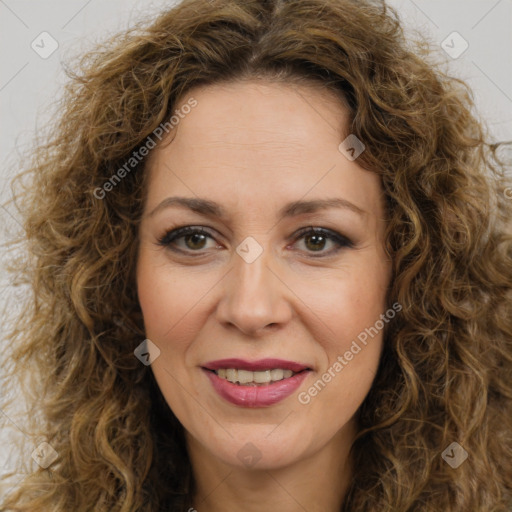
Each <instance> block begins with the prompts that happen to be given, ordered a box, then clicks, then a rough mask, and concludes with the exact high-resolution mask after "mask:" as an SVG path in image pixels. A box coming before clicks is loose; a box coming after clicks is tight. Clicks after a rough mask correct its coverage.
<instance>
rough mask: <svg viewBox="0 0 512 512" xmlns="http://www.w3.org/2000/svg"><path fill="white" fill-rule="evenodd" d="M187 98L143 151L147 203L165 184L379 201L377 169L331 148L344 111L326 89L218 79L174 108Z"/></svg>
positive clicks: (227, 194) (226, 192) (250, 196)
mask: <svg viewBox="0 0 512 512" xmlns="http://www.w3.org/2000/svg"><path fill="white" fill-rule="evenodd" d="M191 98H192V99H193V100H194V101H195V102H196V106H194V107H193V108H192V109H187V112H188V113H187V114H185V115H183V116H182V117H181V119H180V121H179V123H178V124H177V126H176V127H175V129H174V130H173V131H172V132H171V134H170V135H171V137H172V138H170V139H169V140H170V142H169V141H165V140H164V144H162V145H161V146H160V147H157V148H156V149H155V150H153V152H152V153H151V155H150V160H149V161H148V171H149V173H150V175H149V187H148V203H154V202H155V201H157V200H158V199H159V198H160V200H161V199H163V198H164V196H165V194H167V193H170V192H171V191H172V192H173V193H174V192H179V193H181V194H187V195H197V196H200V197H211V198H212V199H213V200H215V201H217V202H226V201H228V200H229V199H230V198H231V199H232V200H233V201H234V202H236V201H237V199H238V200H239V201H242V203H241V204H247V205H248V204H249V203H248V202H245V203H244V201H246V200H249V201H250V202H251V203H254V202H256V201H270V200H271V199H274V203H276V204H277V203H278V202H279V200H280V198H281V199H283V200H288V201H293V200H297V199H299V198H301V197H302V196H304V195H305V194H310V195H311V196H312V197H311V198H313V196H314V198H317V197H321V196H325V195H329V196H332V195H333V193H334V194H338V195H339V194H346V195H349V196H350V197H351V201H352V202H354V203H356V204H357V203H358V202H360V203H367V202H368V201H370V202H372V201H373V202H378V201H379V191H380V186H379V181H378V179H377V176H376V175H374V174H373V173H370V172H368V171H365V170H363V169H362V168H361V167H359V166H358V165H357V162H356V161H349V160H348V159H346V158H345V156H343V155H342V153H341V152H340V151H339V149H338V146H339V144H340V142H341V141H342V140H343V139H344V138H345V137H346V136H347V135H348V134H349V132H348V111H347V109H346V107H345V106H344V104H343V102H342V101H341V99H340V98H339V97H337V96H336V95H335V94H334V93H333V92H332V91H329V90H322V89H321V88H320V87H313V86H309V85H308V86H297V85H293V84H281V83H267V82H261V81H258V82H242V83H239V82H237V83H228V84H219V85H212V86H206V87H201V88H197V89H193V90H191V91H190V92H189V93H188V94H187V95H186V96H185V97H184V98H183V100H182V101H181V102H180V103H179V104H178V105H177V106H176V109H178V110H179V109H180V108H181V106H182V105H184V104H186V103H187V101H189V100H190V99H191ZM167 142H169V143H167ZM149 206H151V204H150V205H149Z"/></svg>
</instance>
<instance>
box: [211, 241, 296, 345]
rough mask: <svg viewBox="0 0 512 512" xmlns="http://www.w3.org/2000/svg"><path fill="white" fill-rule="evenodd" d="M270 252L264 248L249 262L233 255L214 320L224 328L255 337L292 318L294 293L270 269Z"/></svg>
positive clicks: (276, 327) (275, 272)
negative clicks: (237, 330) (232, 266)
mask: <svg viewBox="0 0 512 512" xmlns="http://www.w3.org/2000/svg"><path fill="white" fill-rule="evenodd" d="M269 252H270V251H269V250H268V249H265V250H264V251H263V253H262V254H261V255H260V256H259V257H258V258H257V259H256V260H255V261H253V262H251V263H248V262H246V261H244V259H243V258H241V257H239V256H238V254H235V255H234V263H233V264H234V268H232V270H231V272H228V274H227V275H226V277H225V279H223V281H222V283H223V285H222V286H223V287H222V297H221V299H220V301H219V303H218V306H217V310H216V317H217V320H218V321H219V322H220V323H221V324H222V325H223V326H225V327H227V328H233V327H235V328H237V329H239V330H240V331H241V332H243V333H244V334H246V335H248V336H251V337H255V336H256V337H258V336H262V335H264V334H265V333H268V332H269V331H270V330H275V329H278V328H279V327H282V326H283V325H285V324H286V323H287V322H289V320H290V319H291V318H292V316H293V308H292V303H291V297H292V296H293V293H292V292H291V290H290V288H289V287H288V286H287V284H286V283H285V282H284V281H283V280H282V279H281V278H280V276H279V275H278V272H277V271H276V270H274V269H273V268H271V266H270V265H271V263H272V262H271V261H270V260H271V258H270V256H269ZM272 266H273V267H274V268H275V267H276V266H275V265H272Z"/></svg>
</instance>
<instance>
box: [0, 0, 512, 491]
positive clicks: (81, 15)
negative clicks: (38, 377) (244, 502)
mask: <svg viewBox="0 0 512 512" xmlns="http://www.w3.org/2000/svg"><path fill="white" fill-rule="evenodd" d="M206 1H207V0H205V2H206ZM290 1H293V0H290ZM174 3H175V2H174V1H172V0H159V1H157V0H153V1H143V0H101V1H100V0H59V1H57V0H45V1H44V2H42V1H37V0H31V1H27V0H0V48H1V55H0V126H1V130H2V131H1V136H0V161H1V162H2V167H1V171H0V172H1V174H0V204H2V206H1V207H0V226H1V227H2V228H4V229H3V231H2V236H3V238H4V239H5V238H6V237H9V236H11V235H10V233H12V232H13V231H15V230H16V229H17V228H18V227H19V219H18V218H17V214H16V211H15V209H14V208H13V207H12V205H8V204H7V205H6V204H5V203H6V201H8V199H9V198H10V187H9V181H10V179H11V177H12V176H13V175H14V174H16V173H17V172H18V169H19V164H18V155H19V154H20V153H23V152H24V151H25V150H26V148H27V147H28V144H30V143H31V141H32V139H33V137H34V135H35V134H37V133H40V131H41V130H44V128H45V125H46V124H47V123H48V121H49V120H51V119H52V116H53V115H55V114H56V113H57V114H58V112H56V111H55V107H54V106H53V105H52V102H54V101H55V100H56V99H57V98H58V97H59V94H60V91H61V89H62V86H63V84H64V83H65V80H66V77H65V75H64V73H63V71H62V63H63V62H66V61H67V60H68V59H69V58H70V57H74V56H76V55H77V54H80V53H83V52H85V51H87V49H89V48H91V47H92V46H93V45H94V43H95V42H99V41H101V40H102V39H103V38H105V37H106V36H108V35H111V34H114V33H116V32H118V31H119V30H122V29H125V28H127V27H129V26H130V25H131V24H132V23H133V22H134V21H135V20H138V19H140V18H141V17H144V18H147V17H151V16H153V15H155V14H156V13H158V12H159V11H160V10H161V9H162V8H164V7H169V6H171V5H173V4H174ZM388 3H389V4H390V5H392V6H394V7H396V8H397V9H398V12H399V13H400V16H401V18H402V19H403V20H404V22H405V25H406V27H407V28H408V30H411V31H415V30H419V31H420V32H421V33H423V34H424V35H426V36H428V37H429V39H430V40H431V41H432V42H433V43H434V44H435V45H436V46H437V47H438V48H439V50H440V54H441V55H443V56H444V57H445V58H446V61H447V62H449V65H450V69H451V73H452V74H453V75H455V76H458V77H460V78H463V79H464V80H466V81H467V82H468V84H469V85H470V86H471V87H472V89H473V92H474V96H475V101H476V104H477V108H478V111H479V113H480V114H481V116H482V117H483V118H484V119H486V120H487V121H488V124H489V126H490V128H491V133H492V136H493V137H494V138H495V139H496V140H512V0H392V1H389V2H388ZM2 241H3V240H2ZM0 256H2V262H3V261H4V259H5V258H4V256H5V255H3V254H0ZM0 265H1V264H0ZM17 293H18V292H16V291H15V290H14V289H13V287H12V286H10V282H9V277H8V276H7V275H6V273H5V271H4V269H3V268H2V270H1V274H0V306H1V307H2V310H3V308H4V307H5V306H7V308H8V311H10V312H15V311H16V302H17ZM3 324H4V322H3V319H2V321H1V322H0V325H3ZM1 333H2V331H1V329H0V350H1V349H2V348H3V346H5V345H2V344H1V339H2V334H1ZM0 413H2V411H0ZM8 446H9V443H7V442H6V441H2V435H1V434H0V472H2V469H3V468H4V469H8V467H9V466H11V462H10V460H11V459H9V450H8V449H7V448H8ZM1 494H2V489H1V488H0V496H1Z"/></svg>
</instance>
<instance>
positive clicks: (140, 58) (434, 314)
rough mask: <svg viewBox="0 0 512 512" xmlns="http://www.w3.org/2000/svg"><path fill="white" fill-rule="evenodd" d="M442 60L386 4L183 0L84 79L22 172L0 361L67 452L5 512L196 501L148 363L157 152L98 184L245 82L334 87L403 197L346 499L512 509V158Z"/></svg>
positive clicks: (377, 507)
mask: <svg viewBox="0 0 512 512" xmlns="http://www.w3.org/2000/svg"><path fill="white" fill-rule="evenodd" d="M441 67H442V66H441V65H440V64H439V63H435V62H434V54H433V53H432V50H431V48H429V46H428V44H426V43H421V42H418V43H417V44H416V45H415V46H411V44H410V43H409V42H407V40H406V38H405V37H404V34H403V31H402V28H401V25H400V22H399V19H398V16H397V14H396V12H395V11H393V10H392V9H390V8H389V7H387V6H386V5H385V4H383V3H379V2H371V1H366V2H361V1H351V0H295V1H285V0H210V1H203V0H185V1H184V2H182V3H180V4H179V5H177V6H175V7H173V8H172V9H170V10H168V11H166V12H163V13H162V14H161V15H160V16H159V17H158V18H157V19H154V20H151V21H150V22H141V23H139V24H138V25H136V26H135V27H134V28H132V29H130V30H128V31H126V32H124V33H123V34H121V35H118V36H116V37H115V38H112V39H111V40H109V41H108V42H106V43H104V44H103V45H102V46H100V47H98V48H97V49H96V50H95V51H92V52H90V53H88V54H87V55H86V56H85V57H83V59H81V60H80V62H79V63H78V64H77V67H76V69H78V71H71V70H68V75H69V77H70V81H69V83H68V84H67V86H66V92H65V95H64V98H63V100H62V115H61V116H60V118H59V119H58V120H57V121H55V122H54V124H53V126H52V127H51V128H52V129H51V131H50V132H49V134H48V137H47V139H46V140H45V142H44V144H39V145H38V146H37V149H36V150H35V151H34V152H33V156H32V157H31V160H30V165H29V166H27V168H26V170H25V172H24V173H22V174H21V175H20V177H19V179H18V181H17V182H16V184H17V186H18V187H19V189H18V190H17V192H16V195H15V197H16V204H17V206H18V207H19V210H20V212H21V214H22V215H23V216H24V234H23V237H22V238H21V239H20V240H17V241H16V242H15V243H14V245H13V247H15V248H17V250H18V251H19V249H20V248H21V249H22V251H23V253H22V254H24V255H27V256H26V257H22V258H21V260H19V261H14V260H13V268H14V270H15V271H16V272H17V276H18V281H19V282H20V283H26V284H27V285H28V286H29V288H30V289H31V296H30V298H29V300H27V301H26V304H25V307H24V310H23V312H22V314H20V315H19V317H18V318H17V321H16V322H15V324H13V326H12V329H11V331H10V335H9V338H8V341H9V346H10V347H12V354H10V355H9V357H8V358H5V360H4V363H3V370H4V372H6V374H7V375H8V377H9V378H7V379H5V386H7V385H8V384H11V385H12V389H15V387H16V386H23V387H22V388H20V389H22V390H24V393H25V394H26V400H27V403H28V404H31V405H30V410H29V411H25V413H24V416H23V417H22V418H20V419H19V421H20V423H18V422H17V425H18V426H19V425H21V424H23V425H26V432H29V433H30V434H28V433H27V434H26V435H27V439H30V442H29V443H28V444H29V445H30V446H31V447H32V449H33V447H34V446H37V444H38V443H39V442H41V441H46V442H48V443H49V444H50V445H51V446H52V447H53V448H54V449H55V450H56V451H57V453H58V458H57V460H56V461H55V462H53V464H52V465H51V466H50V467H48V468H47V469H43V468H40V467H38V468H37V470H31V471H28V472H27V474H26V475H24V478H23V480H22V481H21V482H20V483H19V484H18V486H17V487H16V488H15V489H14V491H13V492H12V493H10V494H9V496H8V497H6V498H5V501H4V503H3V505H2V506H1V507H0V510H2V511H17V512H21V511H33V510H38V511H50V510H51V511H52V512H59V511H62V512H64V511H65V512H68V511H69V510H73V511H75V512H81V511H84V512H85V511H87V510H92V509H94V510H97V511H109V512H113V511H118V512H129V511H147V512H155V511H158V510H187V508H188V506H190V502H189V499H190V496H191V495H192V492H193V489H194V482H193V478H192V477H191V467H190V462H189V459H188V456H187V452H186V448H185V447H184V446H185V443H184V437H183V430H182V427H181V425H180V424H179V423H178V421H177V420H176V418H175V417H174V415H173V414H172V412H171V411H170V410H169V407H168V406H167V404H166V403H165V401H164V399H163V397H162V395H161V393H160V391H159V389H158V386H157V385H156V383H155V380H154V378H153V375H152V372H151V371H150V369H149V367H146V366H144V365H141V364H140V362H139V361H138V360H137V359H136V358H135V357H134V354H133V351H134V349H135V348H136V347H137V345H139V344H140V343H141V341H142V340H143V339H144V337H145V336H144V326H143V320H142V315H141V311H140V308H139V305H138V300H137V294H136V282H135V272H134V269H135V263H136V259H137V249H138V242H137V228H138V223H139V221H140V216H141V211H142V207H143V202H144V183H145V180H144V176H145V173H144V160H141V161H140V162H139V163H138V164H137V166H136V167H135V168H134V169H133V170H132V171H131V172H130V173H129V174H128V175H127V176H126V177H124V178H123V179H122V180H120V181H119V183H116V184H115V186H113V187H112V190H111V191H108V193H105V194H104V197H103V198H102V199H99V198H98V197H97V196H98V189H101V188H102V187H103V185H104V184H105V183H106V182H107V181H108V180H109V179H111V177H112V176H113V175H114V174H115V173H116V172H117V171H118V169H119V168H121V167H122V166H123V164H125V163H126V162H127V160H128V159H129V158H131V157H132V155H133V151H134V150H137V149H138V148H140V147H141V145H142V144H143V143H144V142H145V141H146V138H147V137H148V136H150V135H151V134H152V133H153V131H154V130H155V129H156V128H157V127H158V126H159V125H160V124H161V123H163V122H166V121H168V120H169V118H170V116H171V115H172V114H173V111H174V109H175V107H176V105H177V104H178V103H179V101H181V100H182V99H183V98H186V97H187V95H188V94H190V92H191V91H192V89H193V88H194V87H196V86H207V85H209V84H215V83H220V82H223V81H235V80H238V81H241V80H248V79H264V80H272V81H276V82H284V83H288V84H294V85H297V86H299V85H301V84H314V85H315V86H316V87H324V88H326V89H329V90H331V91H334V92H336V93H337V94H338V95H339V96H340V98H342V99H343V101H345V103H346V105H347V108H348V109H349V111H350V125H349V127H348V128H349V133H353V134H355V135H356V136H357V137H358V138H359V139H360V140H362V141H363V142H364V144H365V146H366V150H365V151H364V153H362V155H361V156H360V157H359V159H358V162H359V164H360V165H361V166H363V167H364V168H365V169H367V170H369V171H372V172H376V173H378V174H379V176H381V179H382V187H383V190H384V193H385V196H386V200H387V210H388V216H389V223H388V231H387V235H386V247H387V250H388V252H389V254H390V255H391V256H392V259H393V279H392V283H391V286H390V289H389V294H388V302H389V304H392V303H394V302H398V303H400V304H401V305H402V310H401V311H400V313H399V314H397V316H396V318H395V319H394V320H393V321H392V322H390V323H389V324H388V326H387V330H386V333H385V346H384V352H383V356H382V360H381V364H380V367H379V371H378V373H377V376H376V378H375V382H374V385H373V386H372V389H371V390H370V392H369V394H368V396H367V397H366V399H365V401H364V402H363V404H362V406H361V408H360V411H359V412H360V413H359V422H360V432H359V434H358V437H357V439H356V442H355V444H354V446H353V454H354V457H355V461H356V462H355V465H354V467H355V472H356V473H355V474H354V477H353V482H352V484H351V487H350V489H349V492H348V494H347V496H346V498H345V502H344V505H343V510H344V511H346V512H348V511H350V512H356V511H361V512H362V511H367V510H372V511H379V512H385V511H386V512H391V511H393V512H406V511H412V510H414V511H418V512H420V511H421V512H438V511H439V510H443V511H445V512H455V511H458V512H460V511H467V510H475V511H476V510H478V511H479V512H491V511H492V512H501V511H503V512H505V511H510V510H511V507H512V341H511V340H512V307H511V304H512V297H511V289H512V238H511V234H510V219H511V217H512V200H511V198H510V196H511V195H512V188H510V186H511V183H510V177H507V171H508V166H509V164H510V159H509V158H508V157H507V158H508V160H507V158H505V157H503V156H500V152H499V151H500V149H502V148H506V147H507V146H506V145H505V144H504V143H501V144H490V143H489V142H487V141H488V140H489V137H488V135H487V131H486V129H485V127H484V125H483V123H482V121H479V120H478V119H477V118H476V116H475V115H474V114H472V112H471V110H472V108H473V106H474V105H473V100H472V97H471V94H470V93H469V92H468V89H467V86H466V85H465V84H464V83H463V82H462V81H460V80H458V79H455V78H452V77H450V76H449V74H448V73H447V72H445V71H442V70H441ZM340 142H341V141H340ZM103 190H105V189H103ZM17 254H19V252H18V253H17ZM21 375H23V376H24V377H23V378H24V379H25V380H22V378H21ZM27 379H28V381H27V382H26V380H27ZM14 383H15V384H14ZM4 389H6V390H7V389H8V388H7V387H5V388H4ZM7 395H8V393H5V394H4V398H5V397H6V396H7ZM7 405H8V404H7V402H6V403H5V404H3V406H2V407H3V410H4V411H7V410H8V409H6V407H7ZM5 414H7V413H5ZM11 414H12V415H9V418H11V419H12V418H14V417H15V416H14V415H15V412H12V413H11ZM4 419H5V418H4ZM453 441H457V442H458V443H459V444H460V445H462V446H463V447H464V448H465V450H466V451H467V452H468V454H469V461H468V462H466V463H464V464H462V465H461V466H460V467H459V468H457V469H456V470H455V469H452V468H451V467H450V466H449V465H448V464H446V463H445V462H444V461H443V459H442V458H441V453H442V452H443V450H444V449H445V448H446V447H447V446H448V445H450V443H452V442H453ZM26 458H28V459H30V456H29V455H27V457H26Z"/></svg>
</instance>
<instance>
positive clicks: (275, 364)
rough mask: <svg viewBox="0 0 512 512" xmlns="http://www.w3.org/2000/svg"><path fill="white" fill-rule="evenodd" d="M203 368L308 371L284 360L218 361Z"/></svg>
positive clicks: (302, 365) (299, 365)
mask: <svg viewBox="0 0 512 512" xmlns="http://www.w3.org/2000/svg"><path fill="white" fill-rule="evenodd" d="M202 366H203V368H206V369H208V370H219V369H220V368H235V369H238V370H248V371H252V372H257V371H262V370H272V369H275V368H281V369H283V370H291V371H292V372H301V371H302V370H309V369H310V368H309V367H308V366H307V365H305V364H301V363H296V362H295V361H285V360H284V359H258V360H256V361H246V360H245V359H236V358H231V359H218V360H216V361H210V362H208V363H205V364H203V365H202Z"/></svg>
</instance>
